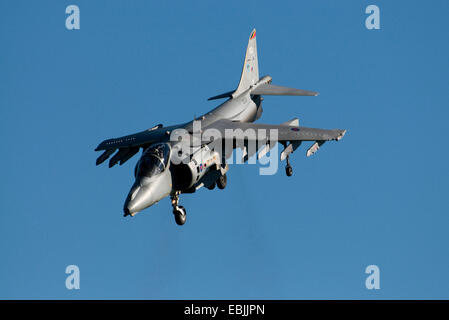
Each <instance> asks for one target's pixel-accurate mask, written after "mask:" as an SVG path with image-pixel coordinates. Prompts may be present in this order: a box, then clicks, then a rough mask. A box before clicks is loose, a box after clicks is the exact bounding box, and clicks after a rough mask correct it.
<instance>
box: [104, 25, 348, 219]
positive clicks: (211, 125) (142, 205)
mask: <svg viewBox="0 0 449 320" xmlns="http://www.w3.org/2000/svg"><path fill="white" fill-rule="evenodd" d="M271 82H272V78H271V77H270V76H268V75H267V76H264V77H259V65H258V59H257V44H256V30H255V29H254V30H253V31H252V32H251V34H250V37H249V40H248V47H247V49H246V55H245V60H244V63H243V70H242V73H241V77H240V82H239V84H238V86H237V89H235V90H232V91H229V92H226V93H223V94H220V95H217V96H214V97H211V98H209V100H216V99H226V101H225V102H223V103H222V104H220V105H219V106H217V107H216V108H215V109H213V110H211V111H210V112H208V113H206V114H204V115H202V116H200V117H198V118H196V119H194V120H192V121H188V122H186V123H182V124H178V125H173V126H168V127H164V126H163V125H162V124H159V125H157V126H154V127H152V128H150V129H148V130H144V131H141V132H138V133H135V134H131V135H127V136H123V137H120V138H114V139H108V140H105V141H103V142H101V143H100V144H99V145H98V147H97V148H96V149H95V151H103V150H104V153H103V154H102V155H101V156H100V157H99V158H98V159H97V161H96V164H97V165H99V164H101V163H103V162H104V161H106V160H107V159H108V158H109V157H110V156H111V155H112V154H113V153H114V152H115V151H117V152H116V153H115V154H114V155H113V156H112V158H111V159H110V161H109V167H113V166H114V165H116V164H117V163H120V165H122V164H124V163H125V162H126V161H128V160H129V159H130V158H131V157H133V156H134V155H135V154H137V153H138V152H139V150H142V155H141V156H140V159H139V160H138V161H137V164H136V166H135V169H134V177H135V182H134V184H133V185H132V187H131V190H130V191H129V194H128V196H127V198H126V200H125V203H124V207H123V211H124V216H125V217H126V216H134V215H135V214H136V213H138V212H140V211H142V210H144V209H146V208H148V207H150V206H152V205H153V204H155V203H157V202H158V201H160V200H161V199H163V198H165V197H167V196H170V198H171V204H172V207H173V210H172V211H173V214H174V217H175V221H176V223H177V224H178V225H183V224H184V223H185V222H186V209H185V208H184V207H183V206H181V205H179V197H180V195H181V194H184V193H194V192H196V191H198V190H199V189H200V188H202V187H206V188H207V189H210V190H212V189H214V188H215V186H217V187H218V188H219V189H224V188H225V187H226V184H227V176H226V172H227V171H228V170H229V165H228V163H227V159H229V157H230V156H231V155H232V152H233V150H234V149H236V148H239V149H241V150H242V154H243V155H244V159H243V162H245V161H247V160H248V159H249V158H250V157H252V156H253V155H255V153H257V152H258V153H259V156H263V154H264V152H265V153H266V152H267V151H270V150H271V149H272V148H273V146H274V145H277V143H279V144H280V145H282V146H283V147H284V149H283V151H282V152H281V154H280V160H281V161H283V160H285V161H286V167H285V171H286V175H287V176H291V175H292V173H293V170H292V167H291V165H290V162H289V157H290V155H291V153H293V151H295V150H296V149H297V148H298V147H299V146H300V144H301V143H302V142H303V141H312V142H313V144H312V146H311V147H310V148H309V149H308V150H307V152H306V155H307V156H311V155H312V154H314V153H315V152H316V151H317V150H318V149H319V147H320V146H322V145H323V144H324V143H325V142H326V141H330V140H337V141H338V140H340V139H341V138H342V137H343V136H344V134H345V133H346V130H341V129H332V130H328V129H315V128H307V127H302V126H299V120H298V118H294V119H292V120H289V121H287V122H284V123H282V124H279V125H270V124H259V123H254V122H255V121H256V120H258V119H259V118H260V117H261V115H262V111H263V110H262V100H263V96H264V95H284V96H316V95H318V93H317V92H314V91H307V90H300V89H293V88H288V87H283V86H277V85H273V84H271ZM195 127H196V128H195ZM198 127H199V128H198ZM251 130H252V132H254V133H255V135H250V134H247V135H243V137H242V138H241V139H240V138H236V136H232V135H231V136H230V135H229V134H228V133H229V132H234V133H235V132H244V133H245V132H246V133H247V132H248V131H251ZM207 131H209V132H213V133H214V136H213V138H211V137H210V136H208V137H206V136H205V135H204V133H205V132H207ZM175 133H178V134H175ZM181 133H182V134H181ZM274 133H276V135H277V137H276V135H275V134H274ZM217 137H218V138H217ZM239 139H240V140H239ZM251 145H253V146H254V145H255V147H253V148H252V149H251V148H250V147H251ZM224 146H225V147H224ZM249 149H251V150H249ZM182 150H184V151H185V150H187V151H185V152H183V151H182ZM175 158H176V159H175ZM175 160H176V161H175ZM228 162H229V161H228Z"/></svg>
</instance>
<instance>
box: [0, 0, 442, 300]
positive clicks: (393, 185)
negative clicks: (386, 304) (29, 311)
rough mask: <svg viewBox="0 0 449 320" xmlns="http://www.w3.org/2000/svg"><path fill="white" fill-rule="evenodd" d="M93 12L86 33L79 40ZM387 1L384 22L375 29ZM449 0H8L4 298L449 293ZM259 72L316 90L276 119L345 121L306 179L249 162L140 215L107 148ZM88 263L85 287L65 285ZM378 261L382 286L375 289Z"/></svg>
mask: <svg viewBox="0 0 449 320" xmlns="http://www.w3.org/2000/svg"><path fill="white" fill-rule="evenodd" d="M70 4H76V5H78V6H79V8H80V11H81V29H80V30H76V31H73V30H72V31H69V30H67V29H66V28H65V18H66V14H65V8H66V6H68V5H70ZM369 4H376V5H378V6H379V8H380V15H381V29H380V30H367V29H366V28H365V18H366V17H367V15H366V14H365V8H366V6H367V5H369ZM448 11H449V3H448V2H447V1H443V0H441V1H432V3H431V4H430V3H428V2H425V1H381V0H376V1H369V2H368V1H359V0H357V1H355V0H353V1H338V2H337V1H324V0H320V1H307V2H306V1H279V2H276V3H275V2H272V1H245V2H242V1H227V2H226V3H223V2H215V1H214V2H212V1H188V2H187V1H177V2H173V1H171V2H169V3H165V2H162V1H132V2H129V1H100V0H97V1H81V0H76V1H42V0H41V1H2V2H0V41H1V50H0V133H1V139H0V148H1V150H2V152H1V155H2V156H1V157H0V164H1V171H2V174H1V177H2V179H1V181H2V182H1V184H0V186H1V189H0V200H1V201H0V213H1V214H0V298H60V299H80V298H87V299H90V298H125V299H127V298H138V299H142V298H149V299H158V298H168V299H170V298H175V299H195V298H205V299H209V298H211V299H214V298H268V299H270V298H271V299H303V298H322V299H334V298H353V299H359V298H367V299H379V298H386V299H389V298H449V274H448V272H447V270H449V250H448V244H449V232H448V231H447V227H448V225H449V210H448V209H449V206H448V201H447V194H448V191H449V188H448V178H449V175H448V167H447V164H448V160H449V151H448V150H449V149H448V148H447V142H446V140H445V137H446V135H447V127H448V126H447V119H448V116H449V111H448V110H449V109H448V106H449V90H448V89H449V87H448V84H449V81H448V75H449V59H448V56H449V41H448V40H449V33H448V32H447V31H448V27H449V21H448V19H447V12H448ZM254 27H256V28H257V41H258V52H259V69H260V72H261V75H263V74H269V75H271V76H272V77H273V83H276V84H279V85H287V86H291V87H297V88H302V89H309V90H316V91H319V92H320V95H319V96H318V97H266V98H265V101H264V105H263V106H264V114H263V116H262V118H261V119H260V120H259V122H264V123H281V122H284V121H286V120H289V119H291V118H293V117H295V116H297V117H299V118H300V122H301V124H302V125H305V126H311V127H322V128H345V129H347V130H348V132H347V134H346V136H345V138H344V139H343V140H342V141H340V142H338V143H335V142H333V143H328V144H325V145H324V146H323V147H322V148H321V149H320V150H319V151H318V153H317V154H316V155H315V156H313V157H311V158H306V157H305V150H306V147H304V146H302V147H301V148H300V149H299V150H298V151H297V152H295V154H294V156H293V158H292V164H293V167H294V175H293V177H291V178H287V177H286V176H285V173H284V170H283V168H281V169H282V170H280V171H279V173H278V174H277V175H274V176H260V175H259V174H258V172H259V171H258V167H257V166H256V165H246V166H240V165H234V166H233V167H232V168H231V170H230V172H229V173H228V187H227V188H226V189H225V190H224V191H220V190H217V189H216V190H214V191H209V190H206V189H204V190H201V191H200V192H198V193H196V194H193V195H185V196H183V197H182V200H181V201H182V204H183V205H184V206H185V207H186V208H187V210H188V221H187V223H186V225H185V226H183V227H182V228H180V227H178V226H176V225H175V223H174V219H173V216H172V213H171V206H170V202H169V199H164V200H163V201H161V202H160V203H158V204H157V205H155V206H153V207H151V208H150V209H147V210H145V211H144V212H142V213H141V214H139V215H137V216H136V217H135V218H131V219H127V218H123V217H122V207H123V202H124V200H125V197H126V195H127V192H128V190H129V188H130V186H131V184H132V182H133V174H132V170H133V167H134V165H135V163H136V161H137V159H136V158H133V159H132V160H130V161H129V162H127V163H126V164H125V165H123V166H122V167H119V166H117V167H114V168H112V169H108V168H107V165H103V166H100V167H96V166H95V159H96V157H97V156H98V155H99V154H97V153H95V152H94V151H93V150H94V148H95V147H96V146H97V144H98V143H99V142H101V141H102V140H104V139H106V138H111V137H118V136H121V135H125V134H129V133H134V132H137V131H140V130H144V129H146V128H149V127H151V126H153V125H155V124H158V123H163V124H165V125H170V124H176V123H179V122H184V121H187V120H189V119H192V118H193V116H194V115H199V114H202V113H204V112H207V111H208V110H209V109H211V108H213V107H215V106H216V104H217V102H208V101H206V99H207V98H208V97H210V96H212V95H216V94H219V93H222V92H225V91H229V90H231V89H233V88H235V87H236V85H237V83H238V80H239V77H240V71H241V65H242V62H243V57H244V51H245V48H246V44H247V39H248V36H249V34H250V32H251V30H252V28H254ZM71 264H75V265H78V266H79V268H80V271H81V289H80V290H67V289H66V287H65V279H66V276H67V275H66V274H65V268H66V266H67V265H71ZM370 264H375V265H377V266H379V268H380V272H381V276H380V286H381V289H380V290H367V289H366V288H365V279H366V277H367V275H366V274H365V273H364V271H365V268H366V266H368V265H370Z"/></svg>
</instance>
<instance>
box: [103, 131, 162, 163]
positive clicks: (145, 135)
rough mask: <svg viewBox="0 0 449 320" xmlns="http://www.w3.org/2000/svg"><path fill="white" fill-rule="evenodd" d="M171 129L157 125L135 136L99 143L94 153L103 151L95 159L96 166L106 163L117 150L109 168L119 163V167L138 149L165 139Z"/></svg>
mask: <svg viewBox="0 0 449 320" xmlns="http://www.w3.org/2000/svg"><path fill="white" fill-rule="evenodd" d="M168 129H171V128H168V127H167V128H163V127H162V125H157V126H155V127H153V128H150V129H148V130H145V131H141V132H138V133H135V134H131V135H127V136H123V137H119V138H113V139H107V140H104V141H103V142H101V143H100V144H99V145H98V147H97V148H96V149H95V151H101V150H105V151H104V152H103V154H102V155H101V156H99V157H98V159H97V165H99V164H101V163H103V162H104V161H106V160H107V159H108V158H109V157H110V156H111V155H112V154H113V153H114V152H115V151H116V150H117V149H118V152H117V153H116V154H114V156H113V157H112V158H111V160H110V161H109V168H111V167H113V166H114V165H115V164H117V163H118V162H120V165H122V164H123V163H125V162H126V161H128V160H129V159H130V158H131V157H132V156H134V155H135V154H136V153H137V152H139V149H140V148H141V147H142V148H145V147H146V146H149V145H151V144H153V143H155V142H159V141H162V140H164V139H167V138H168V136H167V134H166V132H167V130H168Z"/></svg>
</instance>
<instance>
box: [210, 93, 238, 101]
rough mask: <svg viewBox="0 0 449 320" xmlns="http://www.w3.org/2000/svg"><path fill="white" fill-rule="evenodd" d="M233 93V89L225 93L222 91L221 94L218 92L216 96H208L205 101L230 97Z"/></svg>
mask: <svg viewBox="0 0 449 320" xmlns="http://www.w3.org/2000/svg"><path fill="white" fill-rule="evenodd" d="M233 93H234V90H233V91H229V92H226V93H222V94H219V95H218V96H213V97H210V98H209V99H207V101H210V100H217V99H223V98H230V97H232V94H233Z"/></svg>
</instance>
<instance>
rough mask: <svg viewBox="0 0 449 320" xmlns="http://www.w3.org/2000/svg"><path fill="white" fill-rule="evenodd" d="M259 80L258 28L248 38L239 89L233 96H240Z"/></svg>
mask: <svg viewBox="0 0 449 320" xmlns="http://www.w3.org/2000/svg"><path fill="white" fill-rule="evenodd" d="M258 80H259V63H258V62H257V43H256V29H253V31H252V32H251V35H250V37H249V40H248V48H247V49H246V55H245V61H244V62H243V70H242V75H241V77H240V83H239V86H238V87H237V90H235V92H234V93H233V94H232V96H234V97H235V96H238V95H239V94H241V93H242V92H244V91H245V90H247V89H248V88H249V87H250V86H251V85H253V84H255V83H256V82H257V81H258Z"/></svg>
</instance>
